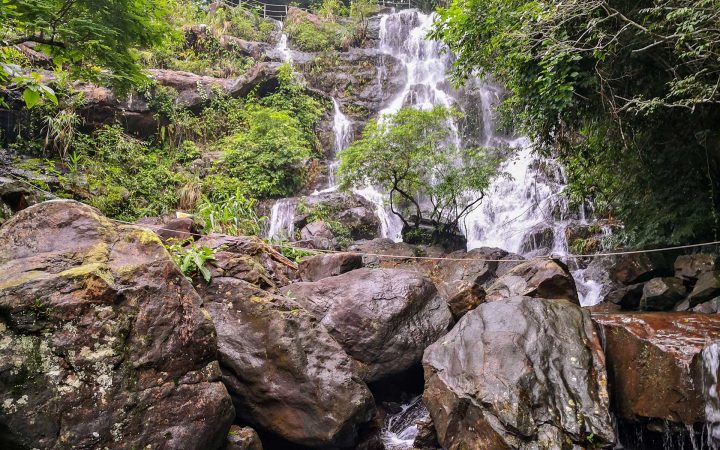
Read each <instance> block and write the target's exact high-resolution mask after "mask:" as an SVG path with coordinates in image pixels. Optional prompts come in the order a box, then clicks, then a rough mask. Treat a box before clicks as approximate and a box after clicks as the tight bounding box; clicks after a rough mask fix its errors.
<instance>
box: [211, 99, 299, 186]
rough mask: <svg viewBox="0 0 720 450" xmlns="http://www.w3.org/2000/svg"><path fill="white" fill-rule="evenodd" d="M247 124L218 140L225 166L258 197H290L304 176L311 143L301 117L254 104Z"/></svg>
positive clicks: (222, 165) (228, 172) (227, 172)
mask: <svg viewBox="0 0 720 450" xmlns="http://www.w3.org/2000/svg"><path fill="white" fill-rule="evenodd" d="M247 114H248V116H247V118H248V123H247V128H246V129H245V130H243V131H239V132H236V133H234V134H232V135H230V136H228V137H227V138H224V139H222V140H221V141H220V143H219V144H218V148H219V149H221V150H222V151H223V152H224V154H225V157H224V159H223V161H222V164H221V165H220V167H221V170H222V171H223V172H224V173H226V174H228V175H230V176H232V177H233V178H235V179H236V180H238V182H239V183H240V185H241V186H242V187H243V191H244V192H247V193H249V194H251V195H253V196H256V197H287V196H290V195H292V194H293V192H295V190H296V189H297V188H299V187H300V186H301V184H302V182H303V179H304V167H303V163H304V162H305V161H306V160H307V159H308V158H309V157H310V154H311V152H312V149H311V147H310V146H309V145H308V143H307V141H306V140H305V136H304V134H303V131H302V129H301V127H300V123H299V121H298V120H297V119H296V118H295V117H292V116H291V115H290V114H289V113H288V112H285V111H278V110H275V109H272V108H268V107H263V106H254V107H252V108H250V109H249V111H248V112H247Z"/></svg>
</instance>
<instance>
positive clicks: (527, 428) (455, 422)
mask: <svg viewBox="0 0 720 450" xmlns="http://www.w3.org/2000/svg"><path fill="white" fill-rule="evenodd" d="M423 366H424V368H425V392H424V394H423V400H424V401H425V404H426V405H427V406H428V409H429V411H430V415H431V416H432V420H433V423H434V424H435V429H436V430H437V435H438V440H439V442H440V444H441V445H442V446H443V448H445V449H448V450H459V449H463V450H466V449H468V450H469V449H478V450H480V449H483V450H484V449H511V448H513V449H538V448H541V449H560V448H562V449H569V448H572V446H573V445H580V446H585V445H588V446H590V445H591V444H592V445H593V446H594V445H597V446H603V445H607V444H610V443H612V442H613V441H614V432H613V427H612V423H611V420H610V414H609V410H608V402H609V399H608V394H607V391H606V376H605V367H604V358H603V354H602V350H601V347H600V341H599V339H598V337H597V336H596V335H595V333H594V329H593V325H592V321H591V320H590V316H589V314H588V313H587V312H585V311H583V310H582V309H581V308H579V307H578V306H577V305H574V304H572V303H570V302H568V301H565V300H550V299H536V298H530V297H512V298H507V299H502V300H497V301H495V302H491V303H483V304H482V305H480V306H479V307H478V308H477V309H475V310H474V311H471V312H469V313H468V314H466V315H465V316H464V317H463V318H462V319H461V320H460V322H458V324H457V325H456V326H455V328H453V330H452V331H451V332H450V333H448V334H447V335H446V336H445V337H443V338H442V339H440V340H439V341H438V342H436V343H435V344H433V345H431V346H430V347H428V349H427V350H426V351H425V356H424V358H423Z"/></svg>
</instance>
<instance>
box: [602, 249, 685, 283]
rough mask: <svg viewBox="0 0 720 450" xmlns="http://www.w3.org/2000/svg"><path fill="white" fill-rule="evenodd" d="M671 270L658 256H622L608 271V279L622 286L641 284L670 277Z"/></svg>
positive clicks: (643, 254) (645, 254)
mask: <svg viewBox="0 0 720 450" xmlns="http://www.w3.org/2000/svg"><path fill="white" fill-rule="evenodd" d="M671 275H672V268H671V267H670V265H669V264H668V263H667V262H666V261H665V259H664V258H663V257H662V256H661V255H659V254H653V255H649V254H647V253H637V254H631V255H624V256H622V257H620V258H619V259H618V261H617V262H616V263H615V265H614V266H613V267H612V268H611V269H610V279H611V280H612V281H614V282H616V283H621V284H624V285H626V286H627V285H630V284H636V283H642V282H645V281H649V280H651V279H653V278H656V277H662V276H671Z"/></svg>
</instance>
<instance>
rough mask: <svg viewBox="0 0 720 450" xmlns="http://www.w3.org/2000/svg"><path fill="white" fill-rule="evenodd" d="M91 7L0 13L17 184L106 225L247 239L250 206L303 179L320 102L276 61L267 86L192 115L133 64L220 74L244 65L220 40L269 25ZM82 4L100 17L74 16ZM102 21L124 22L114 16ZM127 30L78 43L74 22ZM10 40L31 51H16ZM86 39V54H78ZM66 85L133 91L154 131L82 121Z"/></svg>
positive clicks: (315, 150)
mask: <svg viewBox="0 0 720 450" xmlns="http://www.w3.org/2000/svg"><path fill="white" fill-rule="evenodd" d="M6 3H7V2H5V3H4V5H5V4H6ZM95 3H96V2H95ZM95 3H94V2H38V1H32V2H31V1H28V2H19V3H18V4H17V5H15V4H14V2H13V4H12V5H11V6H13V7H12V8H9V9H5V8H4V9H2V11H3V12H2V14H3V18H4V19H6V20H7V22H5V23H3V27H2V43H0V46H1V48H0V55H1V56H0V58H2V59H0V63H2V65H1V66H0V67H1V68H2V72H1V74H0V75H1V76H0V92H1V93H2V96H3V101H4V102H5V104H6V105H8V106H11V107H12V108H13V109H14V110H15V114H16V115H17V117H18V121H17V126H16V127H15V128H14V129H6V130H5V131H6V132H8V133H10V134H7V135H4V136H3V135H2V134H0V140H3V141H4V142H5V145H7V146H8V147H9V148H10V149H12V150H16V151H17V152H18V154H20V155H24V156H25V157H24V158H22V159H19V160H18V161H17V162H16V166H17V167H20V168H22V169H25V170H29V171H31V172H34V173H35V174H36V175H35V177H34V178H33V179H32V180H31V181H32V182H33V183H35V184H37V185H38V187H40V188H41V189H44V190H51V191H53V193H54V194H55V195H58V196H60V197H68V198H75V199H78V200H81V201H84V202H86V203H89V204H91V205H93V206H96V207H98V208H99V209H100V210H101V211H103V212H104V213H105V214H107V215H108V216H110V217H113V218H117V219H121V220H137V219H138V218H141V217H149V216H157V215H161V214H165V213H170V212H174V211H176V210H184V211H187V212H194V213H196V214H197V215H198V218H199V220H200V222H202V223H203V224H204V228H205V231H208V232H209V231H220V232H226V233H233V234H260V233H261V231H262V225H263V222H262V221H263V218H262V217H258V216H257V214H256V209H255V207H256V201H255V200H254V199H255V198H274V197H284V196H290V195H293V194H294V193H295V192H296V190H297V189H299V188H300V187H301V186H302V185H303V184H304V182H305V178H306V175H307V167H309V166H312V164H311V160H312V159H313V158H317V157H319V153H320V151H321V149H320V144H319V142H318V140H317V137H316V135H315V127H316V125H317V123H318V121H319V119H320V117H321V115H322V114H323V113H324V111H325V110H326V109H327V105H326V104H325V102H324V101H323V100H320V99H317V98H315V97H313V96H311V95H309V94H308V92H307V91H306V90H305V89H304V88H303V87H302V86H301V84H300V83H299V81H298V79H297V76H296V75H295V74H294V73H293V70H292V67H291V66H289V65H286V66H283V67H280V69H279V70H278V73H277V75H276V80H275V82H276V85H275V87H274V88H273V90H272V91H270V92H263V93H262V94H260V93H254V92H251V93H250V94H249V95H247V96H245V97H244V98H231V97H229V96H227V95H226V94H225V93H224V92H223V91H222V90H220V89H217V90H215V91H213V92H212V94H210V95H208V98H207V101H206V103H205V106H204V107H203V108H202V109H201V110H200V111H192V110H190V109H188V108H185V107H182V106H180V105H179V104H178V103H177V101H176V98H177V96H178V95H177V92H175V91H174V89H172V88H169V87H165V86H160V85H156V84H155V83H154V82H152V80H151V79H150V78H149V77H148V76H147V72H146V71H145V67H152V68H169V69H176V70H189V71H192V72H194V73H197V74H199V75H211V76H220V77H234V76H237V75H240V74H242V73H244V72H245V71H246V70H247V69H248V68H249V67H250V66H252V65H253V64H256V61H255V60H254V59H253V58H252V57H250V56H246V55H245V54H244V53H243V52H241V51H239V50H238V49H236V48H235V47H233V45H235V44H234V42H236V41H234V40H233V39H248V40H255V41H268V42H269V41H270V40H271V34H272V32H273V31H274V30H275V29H276V26H275V24H274V23H273V22H272V21H269V20H266V19H262V18H260V16H259V15H258V14H257V12H255V11H253V10H248V9H245V8H219V9H216V10H210V9H207V8H202V7H200V6H198V4H199V3H202V2H197V3H195V2H190V1H184V0H177V1H176V2H175V1H168V2H166V1H164V0H158V1H154V0H147V1H141V2H129V4H127V5H126V4H124V3H123V2H121V3H122V5H121V4H117V5H116V4H113V5H112V6H107V8H106V9H103V8H102V7H101V6H100V5H99V4H98V5H95ZM101 3H103V2H101ZM39 4H42V5H41V6H42V7H41V8H38V9H37V10H34V11H32V12H30V10H31V9H32V7H33V6H37V5H39ZM103 4H104V3H103ZM94 7H97V8H100V9H101V10H102V13H101V14H99V15H96V16H94V15H91V14H90V13H88V12H87V11H89V9H91V8H94ZM118 8H119V9H118ZM145 10H153V11H154V12H153V14H151V15H148V14H144V15H143V14H141V12H142V11H145ZM110 13H112V14H115V15H118V16H122V17H123V18H124V19H125V20H119V21H115V22H114V21H112V20H110V19H109V18H108V17H106V14H110ZM198 23H203V24H206V25H202V26H199V25H197V24H198ZM6 24H7V26H6ZM134 27H146V28H147V30H146V31H144V34H139V35H137V36H135V37H134V38H127V39H125V40H118V41H117V42H116V45H115V46H114V47H107V46H103V45H102V44H100V43H98V42H94V41H93V40H92V39H91V40H90V41H85V40H80V39H79V37H78V36H80V35H81V34H82V33H81V31H82V30H83V29H85V28H90V29H92V30H93V33H95V34H94V35H93V36H96V37H97V38H98V39H99V38H100V37H101V36H106V37H107V36H109V35H114V34H123V35H126V34H128V33H130V32H132V30H133V29H134ZM102 33H104V34H102ZM83 36H85V35H83ZM110 40H112V39H110ZM46 41H47V42H46ZM21 42H22V43H24V44H25V45H26V46H29V47H27V48H32V49H33V50H32V51H29V50H27V49H25V48H23V49H22V50H23V51H20V50H18V47H17V44H18V43H21ZM92 42H94V45H96V46H98V48H95V47H93V48H89V47H88V46H89V45H91V44H92ZM228 43H230V44H228ZM100 47H102V48H100ZM93 51H103V52H104V53H103V57H97V58H94V57H93V56H94V54H93V53H92V52H93ZM27 55H31V56H38V57H39V56H42V58H43V59H42V61H40V63H38V61H34V60H32V59H31V58H29V57H28V56H27ZM73 55H74V56H73ZM76 80H82V81H86V82H88V81H89V82H95V83H99V84H103V85H107V86H112V87H113V88H114V89H115V92H116V93H117V94H118V95H120V96H122V95H124V93H125V92H126V91H127V90H128V89H133V90H135V91H139V92H141V93H142V96H143V97H144V98H145V99H146V100H147V101H148V104H149V105H150V107H151V108H152V110H153V111H154V112H155V118H156V121H157V123H158V124H160V126H159V129H158V132H157V133H153V134H151V135H150V136H147V137H144V138H139V137H135V136H131V135H129V134H128V133H127V132H126V131H125V130H124V129H123V128H122V127H121V126H120V125H119V124H118V125H108V126H103V127H100V128H96V129H92V128H88V127H84V126H83V119H82V115H81V113H80V111H81V110H82V108H83V106H84V104H85V99H84V98H83V93H82V92H80V91H78V90H76V89H75V87H74V85H73V82H74V81H76ZM23 100H24V101H23ZM23 106H24V107H25V108H23ZM27 156H34V157H31V158H27ZM231 216H232V217H231Z"/></svg>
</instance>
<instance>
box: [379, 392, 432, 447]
mask: <svg viewBox="0 0 720 450" xmlns="http://www.w3.org/2000/svg"><path fill="white" fill-rule="evenodd" d="M429 415H430V413H429V412H428V410H427V408H425V405H424V404H423V402H422V397H421V396H417V397H415V398H414V399H412V400H411V401H410V402H408V403H406V404H404V405H401V410H400V411H399V412H397V413H395V414H390V415H389V416H388V418H387V419H386V421H385V425H384V426H383V429H382V441H383V444H384V445H385V448H386V449H387V450H405V449H411V448H413V442H414V441H415V437H417V434H418V427H417V421H418V420H422V419H426V418H427V417H429Z"/></svg>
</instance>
